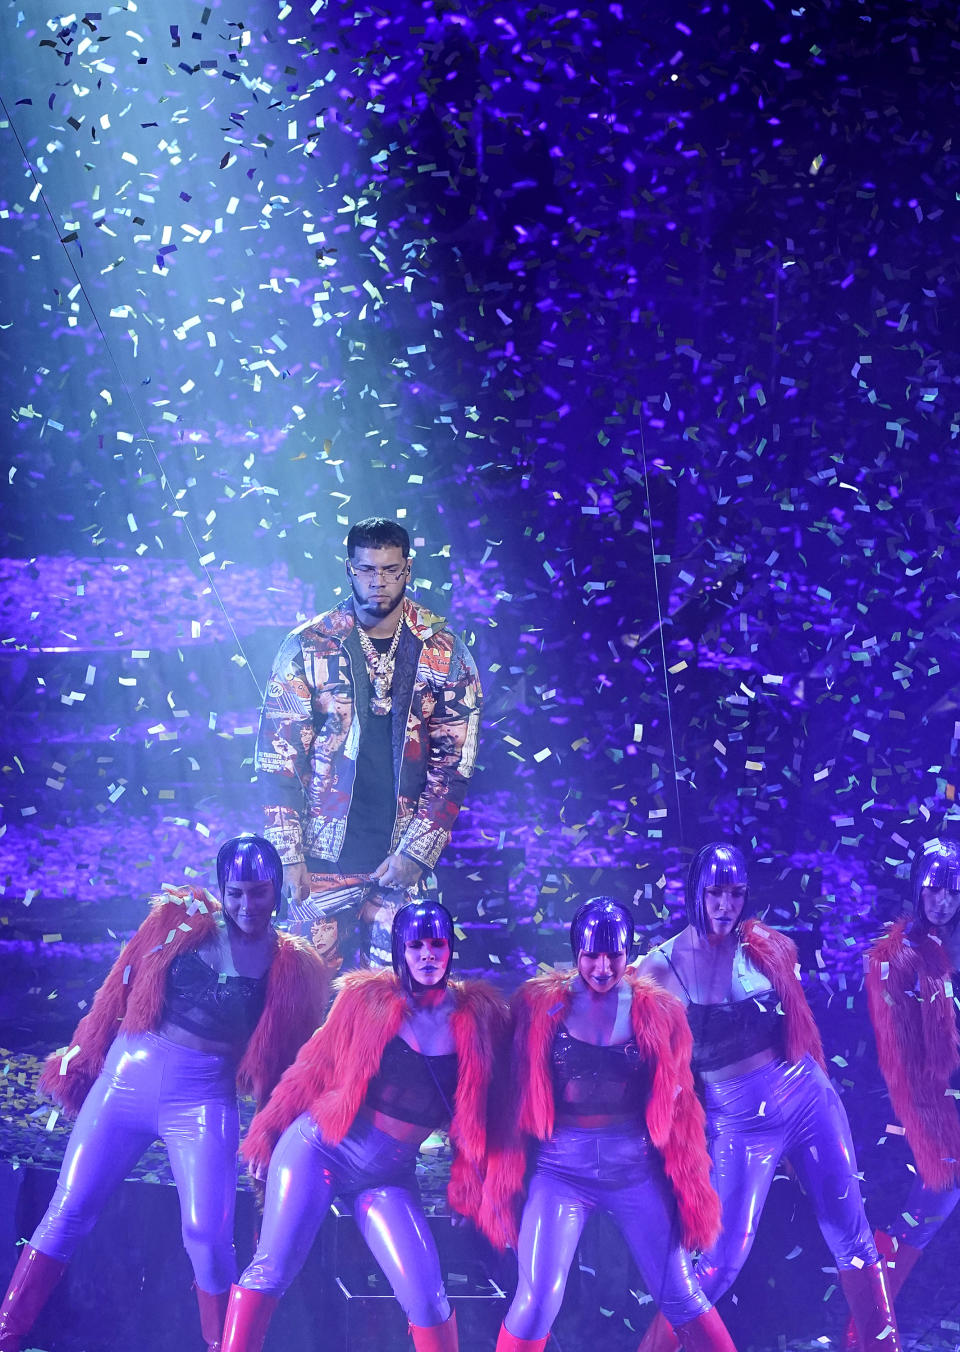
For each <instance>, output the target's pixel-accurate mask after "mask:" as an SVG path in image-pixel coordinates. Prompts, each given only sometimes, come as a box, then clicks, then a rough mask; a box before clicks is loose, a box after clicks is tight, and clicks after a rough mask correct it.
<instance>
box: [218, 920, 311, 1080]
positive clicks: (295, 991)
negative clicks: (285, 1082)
mask: <svg viewBox="0 0 960 1352" xmlns="http://www.w3.org/2000/svg"><path fill="white" fill-rule="evenodd" d="M329 992H330V975H329V972H328V970H327V968H326V967H324V965H323V963H322V962H321V960H320V956H319V954H318V953H317V952H316V951H315V949H313V948H311V947H310V945H308V944H306V943H304V942H302V941H301V940H298V939H291V938H289V937H287V936H286V935H281V936H280V948H279V951H278V952H277V954H276V957H275V958H274V961H273V964H272V966H271V969H270V976H269V978H268V984H267V1001H266V1006H265V1008H264V1011H263V1014H262V1015H261V1018H260V1021H259V1022H258V1024H257V1026H256V1029H255V1030H254V1033H253V1037H252V1038H251V1039H250V1041H249V1043H248V1044H247V1049H246V1051H245V1052H244V1056H243V1060H242V1061H241V1062H240V1065H239V1067H238V1069H237V1087H238V1088H239V1089H240V1091H241V1092H242V1093H250V1094H253V1095H254V1097H255V1098H256V1100H257V1104H258V1105H259V1106H262V1105H263V1104H264V1103H265V1102H266V1101H267V1099H268V1098H269V1096H270V1094H271V1093H272V1092H273V1089H274V1088H275V1087H276V1084H277V1081H278V1080H279V1079H280V1076H281V1075H282V1074H283V1072H284V1071H285V1070H286V1069H287V1067H288V1066H289V1065H290V1064H291V1063H292V1062H293V1060H294V1058H295V1057H296V1055H297V1052H298V1051H299V1050H300V1048H301V1047H302V1046H303V1044H304V1043H305V1042H306V1040H307V1038H309V1037H310V1035H311V1034H312V1033H313V1032H314V1031H315V1030H316V1028H317V1027H318V1026H319V1024H320V1021H321V1020H322V1018H323V1012H324V1009H325V1008H326V1005H327V999H328V996H329Z"/></svg>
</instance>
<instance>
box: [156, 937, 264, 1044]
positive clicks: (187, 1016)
mask: <svg viewBox="0 0 960 1352" xmlns="http://www.w3.org/2000/svg"><path fill="white" fill-rule="evenodd" d="M266 999H267V978H266V976H257V977H254V976H224V975H223V974H222V973H220V972H216V971H214V969H213V968H212V967H211V966H210V965H209V964H208V963H206V962H204V961H203V959H202V958H201V957H200V955H199V954H198V953H180V954H178V956H177V957H175V958H174V960H173V962H171V964H170V967H169V969H168V971H167V988H166V1003H165V1006H164V1011H163V1017H164V1019H165V1020H166V1022H167V1023H172V1024H176V1026H177V1027H178V1028H183V1029H184V1030H185V1031H186V1032H188V1033H193V1034H194V1035H195V1036H196V1037H202V1038H206V1039H207V1041H209V1042H225V1043H229V1044H231V1045H232V1046H234V1047H236V1048H237V1049H238V1050H242V1049H243V1047H244V1046H246V1044H247V1042H249V1040H250V1037H251V1035H252V1033H253V1030H254V1029H255V1028H256V1026H257V1024H258V1023H259V1022H260V1016H261V1014H262V1013H263V1008H264V1005H265V1004H266Z"/></svg>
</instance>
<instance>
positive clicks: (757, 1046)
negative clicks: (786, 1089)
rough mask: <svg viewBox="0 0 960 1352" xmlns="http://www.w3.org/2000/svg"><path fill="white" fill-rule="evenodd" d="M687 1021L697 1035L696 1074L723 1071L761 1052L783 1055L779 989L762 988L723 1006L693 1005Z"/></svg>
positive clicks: (694, 1060)
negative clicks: (767, 989)
mask: <svg viewBox="0 0 960 1352" xmlns="http://www.w3.org/2000/svg"><path fill="white" fill-rule="evenodd" d="M687 1022H688V1023H689V1025H690V1032H691V1033H692V1034H693V1055H692V1056H691V1058H690V1064H691V1066H692V1067H693V1071H694V1074H696V1073H698V1072H699V1071H703V1070H722V1069H723V1067H724V1066H730V1065H733V1063H734V1061H743V1060H745V1059H746V1058H747V1057H748V1056H754V1055H755V1054H756V1053H757V1052H765V1051H772V1052H775V1053H776V1054H777V1055H778V1056H782V1055H783V1027H784V1017H783V1011H782V1010H781V1008H780V997H779V996H778V995H777V992H776V991H759V992H758V993H757V994H756V995H749V996H747V998H746V999H745V1000H733V1001H727V1002H726V1003H725V1004H720V1005H695V1004H689V1005H687Z"/></svg>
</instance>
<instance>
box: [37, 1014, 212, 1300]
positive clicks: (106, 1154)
mask: <svg viewBox="0 0 960 1352" xmlns="http://www.w3.org/2000/svg"><path fill="white" fill-rule="evenodd" d="M234 1076H235V1067H234V1063H233V1061H232V1059H231V1058H230V1057H226V1056H219V1055H214V1054H213V1053H210V1052H201V1051H195V1050H194V1049H193V1048H191V1047H181V1046H180V1045H179V1044H178V1043H176V1042H168V1041H167V1039H166V1038H163V1037H160V1036H159V1035H158V1034H156V1033H138V1034H136V1035H132V1036H130V1035H127V1034H124V1033H121V1034H120V1035H119V1037H117V1039H116V1041H115V1042H114V1044H113V1046H112V1047H111V1048H110V1051H109V1053H108V1055H107V1059H106V1061H105V1063H104V1067H103V1070H102V1071H101V1073H100V1075H99V1077H98V1079H97V1080H96V1081H95V1083H94V1084H93V1086H92V1088H91V1090H90V1093H89V1094H88V1095H87V1097H86V1099H85V1100H84V1103H83V1107H82V1108H81V1109H80V1112H79V1114H78V1116H77V1120H76V1123H75V1125H74V1128H73V1132H72V1133H71V1136H70V1140H69V1142H68V1144H67V1153H66V1155H65V1156H64V1159H63V1164H62V1166H61V1169H60V1177H59V1179H58V1180H57V1188H56V1192H55V1193H54V1195H53V1200H52V1201H51V1203H50V1205H49V1207H48V1208H47V1212H46V1215H45V1216H44V1218H43V1220H42V1221H41V1222H40V1224H39V1225H38V1226H37V1229H36V1231H35V1232H34V1235H33V1238H32V1240H31V1243H32V1244H33V1246H34V1248H36V1249H39V1250H40V1251H41V1253H45V1254H48V1255H49V1256H50V1257H51V1258H58V1259H60V1260H61V1261H62V1262H66V1261H67V1260H68V1259H69V1258H71V1257H72V1255H73V1251H74V1249H75V1248H76V1246H77V1243H78V1242H79V1240H80V1239H81V1238H82V1237H83V1236H84V1235H86V1234H87V1233H89V1231H90V1230H91V1229H92V1228H93V1225H94V1222H95V1221H96V1219H97V1217H98V1216H99V1214H100V1212H101V1210H102V1209H103V1207H104V1205H105V1203H106V1201H107V1199H108V1198H109V1197H110V1194H111V1193H112V1192H113V1191H114V1189H115V1188H117V1187H118V1186H119V1185H120V1183H122V1182H123V1180H124V1178H125V1177H126V1176H127V1174H128V1173H129V1171H130V1169H131V1168H132V1167H133V1165H134V1164H136V1162H137V1160H138V1159H139V1158H140V1156H141V1155H142V1154H143V1152H144V1151H145V1150H146V1148H147V1146H149V1145H150V1144H151V1142H152V1141H155V1140H156V1139H157V1137H158V1136H159V1137H160V1138H161V1139H162V1141H163V1143H164V1145H165V1146H166V1147H167V1153H168V1154H169V1156H170V1168H171V1170H172V1171H173V1177H174V1182H175V1183H176V1185H177V1192H178V1193H179V1195H180V1221H181V1227H182V1232H183V1243H184V1247H185V1248H186V1250H187V1253H188V1255H189V1257H190V1262H191V1263H192V1264H193V1272H194V1276H195V1277H196V1281H197V1285H198V1286H199V1287H200V1289H201V1290H203V1291H210V1292H212V1293H218V1292H221V1291H226V1290H228V1288H229V1286H230V1283H231V1282H232V1281H233V1280H234V1277H235V1275H236V1259H235V1256H234V1249H233V1213H234V1205H235V1201H236V1194H237V1143H238V1138H239V1120H238V1115H237V1093H236V1087H235V1083H234Z"/></svg>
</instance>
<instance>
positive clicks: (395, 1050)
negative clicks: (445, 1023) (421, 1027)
mask: <svg viewBox="0 0 960 1352" xmlns="http://www.w3.org/2000/svg"><path fill="white" fill-rule="evenodd" d="M456 1092H457V1054H456V1052H448V1053H447V1054H446V1055H445V1056H425V1055H424V1054H423V1052H418V1051H415V1050H414V1049H413V1047H411V1046H410V1044H409V1042H404V1040H403V1038H402V1037H394V1038H391V1039H390V1041H389V1042H388V1043H387V1045H386V1046H385V1047H384V1049H383V1056H382V1057H381V1058H380V1069H379V1070H378V1071H377V1073H376V1075H374V1077H373V1079H372V1080H371V1081H370V1083H369V1085H368V1086H367V1097H366V1098H365V1100H364V1102H365V1104H366V1106H367V1107H368V1108H373V1109H374V1110H375V1111H376V1112H381V1113H386V1114H387V1116H388V1117H395V1118H397V1120H398V1121H400V1122H412V1123H413V1124H414V1126H417V1127H434V1128H435V1127H439V1126H442V1125H443V1124H444V1123H445V1122H449V1121H450V1118H451V1117H452V1116H453V1100H454V1095H455V1094H456Z"/></svg>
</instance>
